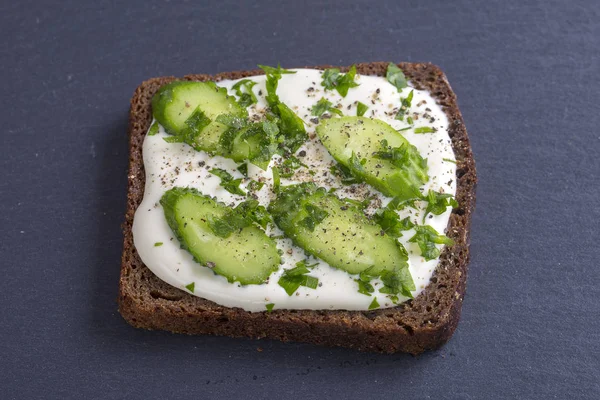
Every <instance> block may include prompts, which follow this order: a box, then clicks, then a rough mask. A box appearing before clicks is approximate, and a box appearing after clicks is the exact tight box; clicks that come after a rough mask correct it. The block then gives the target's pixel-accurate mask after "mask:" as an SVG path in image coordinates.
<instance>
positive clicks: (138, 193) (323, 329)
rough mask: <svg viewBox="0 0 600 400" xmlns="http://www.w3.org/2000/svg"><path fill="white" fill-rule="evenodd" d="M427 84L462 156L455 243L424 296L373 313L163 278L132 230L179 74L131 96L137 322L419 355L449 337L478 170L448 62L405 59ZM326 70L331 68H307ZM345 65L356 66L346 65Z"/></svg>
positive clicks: (377, 69)
mask: <svg viewBox="0 0 600 400" xmlns="http://www.w3.org/2000/svg"><path fill="white" fill-rule="evenodd" d="M398 66H399V67H400V68H402V70H403V71H404V73H405V74H406V76H407V78H408V79H410V80H411V82H412V84H413V85H414V86H415V87H416V88H418V89H426V90H428V91H429V92H430V93H431V94H432V96H433V97H434V98H435V99H436V101H437V102H438V104H440V105H441V106H442V108H443V110H444V112H445V113H446V115H447V116H448V121H449V135H450V138H451V140H452V147H453V149H454V154H455V156H456V160H457V193H456V199H457V200H458V203H459V205H460V206H459V208H457V209H455V210H454V211H453V212H452V214H451V216H450V220H449V223H448V230H447V235H448V236H449V237H450V238H452V239H453V240H454V242H455V244H454V245H453V246H451V247H448V246H446V247H445V249H444V250H443V251H442V254H441V256H440V262H439V264H438V266H437V268H436V270H435V272H434V274H433V276H432V278H431V281H430V283H429V285H428V286H427V287H426V288H425V290H423V292H422V293H421V294H419V296H417V297H416V298H415V299H413V300H410V301H408V302H406V303H403V304H401V305H399V306H397V307H395V308H388V309H379V310H373V311H343V310H332V311H329V310H327V311H326V310H275V311H273V312H271V313H267V312H259V313H251V312H247V311H244V310H243V309H240V308H229V307H223V306H220V305H218V304H216V303H214V302H212V301H209V300H205V299H202V298H200V297H196V296H192V295H191V294H189V293H186V292H184V291H182V290H180V289H177V288H175V287H172V286H170V285H168V284H167V283H165V282H163V281H161V280H160V279H158V278H157V277H156V276H155V275H154V274H153V273H152V272H151V271H150V270H149V269H148V268H147V267H146V266H145V265H144V264H143V263H142V261H141V259H140V257H139V255H138V253H137V251H136V250H135V247H134V245H133V235H132V231H131V227H132V224H133V217H134V213H135V210H136V209H137V207H138V205H139V204H140V203H141V201H142V198H143V195H144V186H145V175H144V163H143V157H142V144H143V140H144V137H145V135H146V132H147V130H148V128H149V126H150V123H151V121H152V110H151V99H152V96H153V95H154V93H156V91H157V90H158V88H160V87H161V86H162V85H164V84H166V83H168V82H171V81H173V80H175V78H174V77H160V78H153V79H150V80H147V81H145V82H143V83H142V84H141V85H140V86H139V87H138V88H137V89H136V90H135V93H134V95H133V98H132V99H131V109H130V113H129V151H130V156H129V174H128V192H127V211H126V214H125V222H124V223H123V234H124V245H123V255H122V262H121V277H120V286H119V298H118V304H119V311H120V313H121V315H122V316H123V318H125V320H126V321H127V322H129V323H130V324H131V325H133V326H134V327H137V328H145V329H161V330H167V331H171V332H176V333H186V334H211V335H224V336H231V337H251V338H265V337H266V338H271V339H278V340H282V341H284V342H286V341H298V342H308V343H314V344H320V345H328V346H342V347H350V348H354V349H358V350H363V351H375V352H386V353H393V352H408V353H412V354H418V353H421V352H423V351H425V350H428V349H434V348H437V347H439V346H441V345H442V344H444V343H445V342H446V341H448V339H450V337H451V336H452V334H453V333H454V330H455V329H456V326H457V324H458V321H459V319H460V314H461V308H462V302H463V298H464V295H465V289H466V278H467V266H468V262H469V240H470V222H471V215H472V213H473V211H474V209H475V188H476V183H477V176H476V171H475V161H474V159H473V154H472V150H471V146H470V143H469V137H468V136H467V131H466V129H465V126H464V122H463V118H462V115H461V113H460V111H459V109H458V105H457V102H456V96H455V94H454V92H453V91H452V88H451V87H450V84H449V83H448V81H447V79H446V76H445V75H444V73H443V72H442V71H441V69H440V68H439V67H437V66H435V65H433V64H429V63H400V64H398ZM306 68H316V69H325V68H331V66H329V65H324V66H318V67H306ZM339 68H340V69H341V70H342V71H345V70H347V69H348V67H339ZM356 68H357V71H358V73H360V74H363V75H380V76H385V71H386V68H387V63H384V62H373V63H364V64H356ZM262 73H263V71H261V70H249V71H235V72H225V73H219V74H216V75H214V76H211V75H187V76H185V77H184V78H183V79H186V80H198V81H205V80H214V81H220V80H223V79H238V78H242V77H248V76H253V75H260V74H262Z"/></svg>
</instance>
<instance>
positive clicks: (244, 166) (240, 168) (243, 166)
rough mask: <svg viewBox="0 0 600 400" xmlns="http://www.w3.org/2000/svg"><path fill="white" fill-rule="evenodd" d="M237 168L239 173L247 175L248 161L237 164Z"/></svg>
mask: <svg viewBox="0 0 600 400" xmlns="http://www.w3.org/2000/svg"><path fill="white" fill-rule="evenodd" d="M237 170H238V171H240V174H242V175H244V176H245V177H248V163H242V164H240V165H238V166H237Z"/></svg>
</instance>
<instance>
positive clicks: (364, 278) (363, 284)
mask: <svg viewBox="0 0 600 400" xmlns="http://www.w3.org/2000/svg"><path fill="white" fill-rule="evenodd" d="M371 278H372V277H371V276H369V275H368V274H367V273H365V271H363V272H361V273H360V274H359V275H358V279H355V280H354V282H356V283H358V293H362V294H364V295H367V296H370V295H371V293H373V292H374V291H375V288H374V287H373V285H371Z"/></svg>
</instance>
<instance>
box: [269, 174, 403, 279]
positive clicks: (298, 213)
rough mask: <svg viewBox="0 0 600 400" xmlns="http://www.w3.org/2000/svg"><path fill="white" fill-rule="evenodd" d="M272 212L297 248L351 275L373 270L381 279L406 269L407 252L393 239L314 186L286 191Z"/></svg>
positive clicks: (359, 214)
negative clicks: (383, 274) (386, 273)
mask: <svg viewBox="0 0 600 400" xmlns="http://www.w3.org/2000/svg"><path fill="white" fill-rule="evenodd" d="M269 212H270V213H271V214H272V215H273V219H274V221H275V223H276V224H277V226H278V227H279V228H280V229H281V230H283V232H284V233H285V234H286V235H287V236H288V237H290V238H292V240H293V241H294V242H295V243H296V244H297V245H298V246H300V247H302V248H303V249H304V250H305V251H306V252H307V253H310V254H312V255H314V256H315V257H318V258H320V259H322V260H324V261H326V262H327V263H329V265H331V266H332V267H334V268H339V269H342V270H345V271H347V272H349V273H351V274H358V273H360V272H362V271H365V270H367V269H369V268H370V269H369V273H370V274H371V275H377V274H380V273H381V272H382V271H384V270H387V271H395V270H398V269H402V268H407V267H408V262H407V260H408V256H407V254H406V251H403V249H402V248H401V247H400V244H399V243H398V242H397V241H396V240H395V239H393V238H392V237H390V236H388V235H386V234H385V233H383V232H382V230H381V227H380V226H379V225H377V224H375V223H374V222H373V221H371V220H369V219H368V218H367V217H366V216H365V215H364V214H363V212H362V210H361V209H359V208H358V207H357V206H355V205H353V204H350V203H347V202H345V201H343V200H340V199H339V198H337V197H336V196H334V195H333V194H330V193H327V191H326V190H325V189H323V188H317V187H316V186H315V184H314V183H301V184H299V185H291V186H286V187H282V188H281V191H280V193H279V195H278V196H277V199H276V200H275V201H274V202H272V203H271V205H270V206H269ZM315 216H316V217H315ZM307 222H308V223H307ZM311 227H312V228H313V230H311Z"/></svg>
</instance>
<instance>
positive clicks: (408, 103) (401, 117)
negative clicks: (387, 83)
mask: <svg viewBox="0 0 600 400" xmlns="http://www.w3.org/2000/svg"><path fill="white" fill-rule="evenodd" d="M413 94H414V90H411V91H410V93H409V94H408V96H407V97H406V98H405V99H403V98H400V102H401V103H402V105H401V106H400V110H398V114H396V119H399V120H400V121H404V115H405V114H406V112H407V111H408V109H409V108H410V106H411V105H412V99H413ZM409 124H411V125H412V118H411V119H410V122H409Z"/></svg>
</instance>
